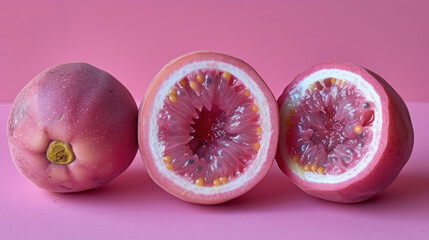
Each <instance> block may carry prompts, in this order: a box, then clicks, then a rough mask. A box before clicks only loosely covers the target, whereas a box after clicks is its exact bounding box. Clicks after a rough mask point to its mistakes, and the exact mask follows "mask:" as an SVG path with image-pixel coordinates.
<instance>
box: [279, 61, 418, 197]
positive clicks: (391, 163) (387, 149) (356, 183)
mask: <svg viewBox="0 0 429 240" xmlns="http://www.w3.org/2000/svg"><path fill="white" fill-rule="evenodd" d="M323 69H341V70H346V71H349V72H352V73H355V74H357V75H359V76H361V77H362V78H363V79H364V80H366V81H367V82H368V83H369V84H370V85H371V86H372V87H373V88H374V89H375V91H376V93H377V94H378V95H379V97H380V99H381V105H382V109H381V111H382V118H383V124H382V127H381V128H380V129H376V130H374V131H381V136H382V137H381V140H380V144H379V146H378V148H377V152H376V154H375V156H374V158H373V159H372V160H371V162H370V163H369V165H368V166H367V167H366V168H365V169H364V170H363V171H362V172H360V173H358V174H357V176H355V177H353V178H351V179H348V180H347V181H343V182H338V183H333V184H328V183H316V182H309V181H306V180H304V179H302V178H300V177H299V176H298V175H297V174H295V173H294V172H293V171H292V170H291V169H290V168H289V167H288V166H287V164H286V163H285V159H284V156H283V155H282V154H281V150H280V148H286V143H285V142H282V141H279V147H278V150H277V155H276V160H277V163H278V165H279V167H280V169H281V170H282V171H283V172H284V173H285V174H286V175H287V176H288V177H289V178H290V179H291V180H292V181H293V182H294V183H295V184H296V185H297V186H298V187H299V188H301V189H302V190H303V191H305V192H306V193H308V194H310V195H313V196H315V197H319V198H322V199H326V200H330V201H334V202H341V203H356V202H362V201H365V200H367V199H369V198H371V197H373V196H375V195H376V194H377V193H379V192H381V191H383V190H384V189H386V188H387V187H388V186H389V185H390V184H391V183H392V182H393V181H394V179H395V178H396V177H397V176H398V174H399V172H400V171H401V169H402V168H403V167H404V165H405V164H406V163H407V161H408V159H409V158H410V155H411V152H412V149H413V144H414V131H413V126H412V123H411V118H410V114H409V112H408V108H407V106H406V104H405V102H404V101H403V99H402V98H401V97H400V96H399V94H398V93H397V92H396V91H395V90H394V89H393V88H392V87H391V86H390V85H389V84H388V83H387V82H386V81H385V80H384V79H383V78H381V77H380V76H379V75H377V74H375V73H374V72H372V71H370V70H368V69H365V68H363V67H359V66H356V65H353V64H349V63H343V62H327V63H322V64H317V65H315V66H313V67H311V68H310V69H308V70H307V71H305V72H303V73H302V74H300V75H298V76H297V77H296V78H295V79H294V80H293V81H292V82H291V83H290V84H289V85H288V86H287V87H286V88H285V90H284V92H283V94H282V95H281V96H280V97H279V99H278V101H277V102H278V104H279V108H280V109H281V108H282V106H283V105H284V104H285V103H286V102H285V100H286V98H287V96H288V94H289V93H290V91H291V90H292V89H293V88H294V87H296V85H297V84H298V83H299V82H300V81H302V80H303V79H305V78H306V77H307V76H309V75H310V74H312V73H314V72H317V71H319V70H323ZM280 112H281V110H280ZM280 115H281V114H280ZM281 119H282V117H280V124H284V123H282V120H281Z"/></svg>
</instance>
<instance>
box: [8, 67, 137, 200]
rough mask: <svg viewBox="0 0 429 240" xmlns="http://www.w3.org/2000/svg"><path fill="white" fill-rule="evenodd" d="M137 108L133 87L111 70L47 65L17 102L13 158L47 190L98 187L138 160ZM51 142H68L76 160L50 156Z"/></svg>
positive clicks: (10, 121) (10, 133)
mask: <svg viewBox="0 0 429 240" xmlns="http://www.w3.org/2000/svg"><path fill="white" fill-rule="evenodd" d="M137 113H138V108H137V104H136V102H135V101H134V99H133V97H132V95H131V94H130V92H129V91H128V90H127V89H126V88H125V86H123V85H122V84H121V83H120V82H119V81H118V80H116V79H115V78H114V77H113V76H112V75H110V74H109V73H107V72H105V71H103V70H101V69H98V68H96V67H93V66H91V65H89V64H86V63H66V64H61V65H58V66H55V67H52V68H49V69H47V70H45V71H43V72H42V73H40V74H39V75H38V76H36V77H35V78H34V79H33V80H32V81H30V82H29V83H28V84H27V85H26V86H25V87H24V88H23V89H22V90H21V92H20V93H19V94H18V96H17V97H16V99H15V101H14V102H13V105H12V108H11V111H10V115H9V119H8V122H7V137H8V143H9V148H10V153H11V156H12V159H13V162H14V164H15V166H16V168H17V169H18V170H19V171H20V172H21V173H22V175H24V176H25V177H27V178H28V179H29V180H30V181H31V182H33V183H34V184H35V185H37V186H39V187H40V188H43V189H46V190H48V191H52V192H78V191H84V190H88V189H92V188H96V187H99V186H101V185H103V184H105V183H106V182H108V181H110V180H112V179H113V178H115V177H116V176H118V175H119V174H121V173H122V172H123V171H125V170H126V169H127V168H128V166H129V165H130V164H131V162H132V161H133V160H134V157H135V155H136V152H137V149H138V145H137ZM53 141H61V142H64V143H66V144H69V146H71V149H72V152H73V153H72V156H73V158H74V159H73V161H71V162H69V163H67V164H58V163H54V162H51V161H50V160H48V157H47V153H48V152H49V150H48V149H49V147H50V144H51V143H52V142H53ZM66 152H67V151H66ZM62 153H63V152H57V154H60V155H61V154H62ZM54 155H55V154H54ZM69 156H70V155H69ZM60 160H61V159H60Z"/></svg>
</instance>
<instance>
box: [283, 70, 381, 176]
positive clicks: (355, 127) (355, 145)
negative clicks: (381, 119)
mask: <svg viewBox="0 0 429 240" xmlns="http://www.w3.org/2000/svg"><path fill="white" fill-rule="evenodd" d="M374 110H375V108H374V103H372V102H371V101H368V100H367V99H365V97H364V96H363V95H362V94H361V93H360V90H359V89H358V88H356V86H355V85H353V84H352V83H348V82H347V81H345V80H341V79H335V78H325V79H319V80H318V81H315V82H314V83H312V84H310V85H309V86H308V89H307V90H306V91H305V94H304V96H303V97H302V99H301V100H300V101H299V103H298V104H296V105H294V106H293V107H291V108H289V114H288V118H287V121H286V125H287V126H288V128H287V131H286V145H287V148H288V153H289V156H290V160H291V161H292V162H295V163H296V164H298V165H299V167H300V168H301V169H302V170H303V171H305V172H310V171H311V172H313V173H315V174H321V175H339V174H342V173H344V172H346V171H347V170H348V169H351V168H353V167H354V166H356V165H357V164H358V163H359V161H360V160H361V158H362V156H363V155H364V154H365V153H366V152H367V151H368V146H367V145H368V144H369V143H370V142H371V139H372V137H373V133H372V128H371V127H372V123H373V121H374Z"/></svg>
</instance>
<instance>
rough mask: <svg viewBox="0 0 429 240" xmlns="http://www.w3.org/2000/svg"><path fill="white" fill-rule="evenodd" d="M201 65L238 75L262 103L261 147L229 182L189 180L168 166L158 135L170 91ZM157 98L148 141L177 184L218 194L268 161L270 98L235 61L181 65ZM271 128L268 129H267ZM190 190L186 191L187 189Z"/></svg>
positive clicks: (164, 172) (159, 166) (158, 164)
mask: <svg viewBox="0 0 429 240" xmlns="http://www.w3.org/2000/svg"><path fill="white" fill-rule="evenodd" d="M198 69H218V70H219V71H223V72H229V73H231V74H232V75H234V76H235V77H236V78H237V79H238V80H240V81H241V83H242V84H243V85H244V86H245V87H246V88H247V89H248V90H249V91H250V92H251V93H252V95H253V97H254V100H255V102H256V104H257V105H258V106H260V107H259V115H260V124H261V127H262V129H263V131H262V133H261V140H260V145H261V147H260V149H259V151H258V153H257V155H256V157H255V159H254V161H253V163H252V164H250V165H249V166H247V167H246V169H245V170H244V172H243V173H242V174H241V175H239V176H238V177H236V178H234V179H232V180H231V181H230V182H228V183H227V184H223V185H220V186H208V187H206V186H198V185H195V184H194V183H193V182H191V181H189V180H188V179H186V178H183V177H182V176H179V175H177V174H176V173H174V171H170V170H168V169H167V168H166V166H165V163H164V162H163V157H164V148H165V147H164V145H163V144H162V142H161V141H159V139H158V132H159V126H158V114H159V112H160V110H161V109H162V108H163V106H164V100H165V98H166V97H167V95H168V94H169V92H170V90H171V88H172V87H173V86H174V85H175V84H176V83H177V82H179V81H180V80H182V79H183V78H184V77H185V76H187V75H188V74H190V73H192V72H194V71H196V70H198ZM154 99H155V102H154V104H153V105H152V109H151V113H150V120H149V134H150V136H149V137H148V138H149V139H148V143H149V147H150V150H151V154H152V158H153V159H155V167H156V169H157V171H159V172H160V173H161V175H162V176H165V177H166V178H168V179H171V180H172V181H173V182H174V183H175V184H177V185H179V186H181V187H182V188H184V189H186V191H188V192H194V193H195V194H214V193H223V192H229V191H232V190H235V189H237V188H240V187H242V186H243V184H245V183H246V182H247V181H248V180H249V179H252V178H253V177H255V176H256V175H257V173H258V172H259V170H260V169H261V168H262V166H263V165H264V162H265V160H266V159H267V156H268V149H269V144H268V143H269V141H270V139H271V134H272V132H271V129H272V127H271V116H270V111H269V108H268V107H267V106H268V101H267V99H266V98H265V97H264V94H263V92H262V91H261V90H260V89H259V87H258V86H257V84H256V83H255V82H254V81H253V80H252V78H251V77H250V76H249V75H247V74H246V73H245V72H244V71H243V70H242V69H240V68H237V67H235V66H233V65H231V64H227V63H224V62H217V61H201V62H194V63H190V64H188V65H185V66H183V67H182V68H180V69H177V70H176V71H175V72H174V73H173V74H171V75H170V76H169V77H168V79H167V80H166V81H164V82H163V84H162V86H161V87H160V90H159V91H158V92H157V93H156V96H155V98H154ZM266 130H267V131H266ZM183 194H186V193H183Z"/></svg>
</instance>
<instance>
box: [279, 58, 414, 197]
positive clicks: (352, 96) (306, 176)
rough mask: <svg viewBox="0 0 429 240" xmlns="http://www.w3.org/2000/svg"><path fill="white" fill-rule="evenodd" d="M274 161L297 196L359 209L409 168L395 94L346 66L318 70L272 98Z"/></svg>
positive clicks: (409, 140)
mask: <svg viewBox="0 0 429 240" xmlns="http://www.w3.org/2000/svg"><path fill="white" fill-rule="evenodd" d="M278 104H279V109H280V135H279V147H278V150H277V156H276V160H277V162H278V165H279V166H280V168H281V170H282V171H283V172H284V173H285V174H286V175H287V176H288V177H289V178H290V179H291V180H292V181H293V182H294V183H295V184H296V185H297V186H298V187H300V188H301V189H302V190H304V191H305V192H307V193H309V194H311V195H314V196H316V197H320V198H323V199H327V200H331V201H336V202H346V203H348V202H360V201H364V200H366V199H368V198H371V197H372V196H374V195H375V194H377V193H378V192H380V191H382V190H384V189H385V188H387V187H388V186H389V185H390V184H391V183H392V182H393V180H394V179H395V178H396V176H397V175H398V174H399V172H400V171H401V169H402V168H403V166H404V165H405V163H406V162H407V161H408V159H409V157H410V155H411V151H412V148H413V141H414V133H413V127H412V123H411V120H410V116H409V112H408V109H407V106H406V105H405V103H404V101H403V100H402V99H401V97H400V96H399V95H398V93H397V92H396V91H395V90H394V89H393V88H392V87H391V86H390V85H389V84H388V83H387V82H386V81H385V80H383V79H382V78H381V77H380V76H378V75H377V74H375V73H373V72H371V71H369V70H367V69H365V68H362V67H358V66H356V65H353V64H348V63H341V62H329V63H323V64H318V65H315V66H313V67H312V68H310V69H309V70H307V71H305V72H304V73H302V74H300V75H299V76H297V77H296V78H295V79H294V81H293V82H292V83H291V84H289V85H288V86H287V87H286V88H285V90H284V92H283V94H282V95H281V96H280V98H279V99H278Z"/></svg>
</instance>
